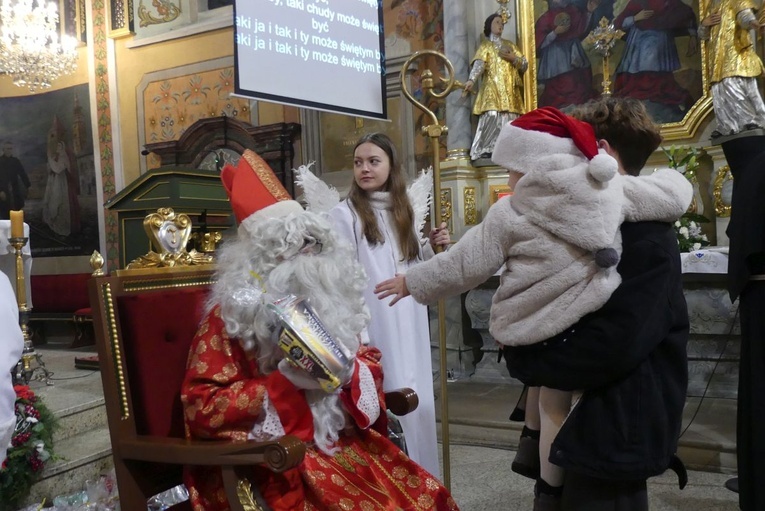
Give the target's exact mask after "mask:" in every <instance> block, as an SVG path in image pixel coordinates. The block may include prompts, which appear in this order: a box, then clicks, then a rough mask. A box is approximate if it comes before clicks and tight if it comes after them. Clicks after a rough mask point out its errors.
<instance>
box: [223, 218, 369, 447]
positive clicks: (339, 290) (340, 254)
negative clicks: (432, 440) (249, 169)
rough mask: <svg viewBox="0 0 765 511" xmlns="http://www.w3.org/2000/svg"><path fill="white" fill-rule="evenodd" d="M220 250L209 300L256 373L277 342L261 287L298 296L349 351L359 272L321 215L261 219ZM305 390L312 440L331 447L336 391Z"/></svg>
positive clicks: (362, 278) (360, 316)
mask: <svg viewBox="0 0 765 511" xmlns="http://www.w3.org/2000/svg"><path fill="white" fill-rule="evenodd" d="M221 252H222V253H221V255H220V257H219V263H218V264H219V267H220V268H221V270H220V271H219V276H218V283H217V284H216V286H215V288H214V290H213V296H212V302H211V303H220V304H221V313H222V314H221V315H222V318H223V320H224V322H225V325H226V330H227V332H228V334H229V336H230V337H232V338H238V339H239V340H240V342H241V343H242V345H243V347H244V348H245V349H246V350H252V349H256V348H257V351H258V366H259V368H260V370H261V372H262V373H263V374H268V373H270V372H272V371H274V370H276V364H277V363H278V362H279V360H281V358H282V357H283V356H284V355H283V352H282V351H281V349H279V348H278V346H277V336H278V333H279V324H278V321H277V319H276V317H275V315H274V314H273V313H272V312H271V311H269V310H268V309H267V307H265V305H264V300H263V298H264V296H263V289H264V288H265V290H266V291H267V292H268V295H270V296H274V297H280V296H285V295H287V294H292V295H295V296H299V297H303V298H306V299H307V300H308V302H309V304H310V305H311V308H312V309H313V310H314V312H315V313H316V314H317V316H318V317H319V318H321V321H322V323H323V324H324V326H325V327H326V328H327V330H328V331H329V333H330V334H331V335H332V336H333V337H334V339H335V340H337V341H338V342H340V343H342V344H343V345H344V346H345V347H346V348H348V350H349V351H350V352H351V353H352V354H353V355H355V354H356V352H357V351H358V348H359V337H358V334H359V333H360V332H361V331H362V330H363V329H364V328H365V327H366V326H367V324H368V323H369V310H368V309H367V307H366V305H365V303H364V298H363V293H364V289H365V288H366V285H367V277H366V274H365V272H364V270H363V268H362V267H361V265H360V264H359V263H358V262H357V261H356V255H355V252H354V251H353V249H352V248H351V246H350V245H349V244H347V243H344V242H340V241H339V240H338V239H337V235H336V234H335V233H334V231H333V230H332V229H331V225H330V223H329V220H328V219H327V218H326V217H325V216H323V215H319V214H316V213H312V212H303V213H299V214H292V215H288V216H287V217H283V218H276V219H270V220H266V221H265V222H263V224H261V225H258V226H257V232H256V233H253V236H252V238H247V237H242V238H240V239H238V240H236V241H231V242H227V244H226V246H225V247H224V249H223V250H222V251H221ZM256 275H257V276H260V278H261V279H262V282H261V281H259V280H258V278H257V276H256ZM305 394H306V399H307V401H308V405H309V407H310V408H311V412H312V414H313V423H314V441H315V442H316V446H317V447H318V448H319V449H320V450H322V451H323V452H325V453H328V454H332V453H333V452H334V448H333V445H334V443H335V442H336V441H337V439H338V438H339V432H340V431H341V430H342V429H343V428H344V427H345V426H346V414H345V411H344V410H343V408H342V405H341V403H340V399H339V396H338V395H336V394H327V393H326V392H324V391H322V390H316V391H306V393H305Z"/></svg>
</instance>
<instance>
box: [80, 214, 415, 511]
mask: <svg viewBox="0 0 765 511" xmlns="http://www.w3.org/2000/svg"><path fill="white" fill-rule="evenodd" d="M183 216H184V215H179V217H183ZM187 220H188V218H180V219H179V218H178V217H175V216H174V214H173V213H172V210H169V211H167V210H165V211H162V210H160V211H158V213H157V214H153V215H149V216H147V217H146V221H145V223H144V226H145V227H146V231H147V234H148V235H149V237H150V238H151V239H152V242H153V244H154V246H155V247H156V248H157V250H158V252H150V253H149V254H147V255H146V256H144V257H143V258H139V259H138V260H136V261H133V263H131V264H130V265H128V268H126V269H125V270H118V271H116V272H115V273H114V274H113V275H104V274H103V272H102V271H101V270H100V268H101V266H102V265H103V259H102V258H101V257H100V255H99V254H98V253H94V255H93V257H92V258H91V265H92V266H93V267H94V270H95V271H94V278H92V279H91V280H90V282H89V293H90V302H91V306H92V309H93V323H94V328H95V338H96V345H97V349H98V354H99V360H100V363H101V378H102V382H103V387H104V400H105V404H106V413H107V418H108V424H109V433H110V437H111V444H112V456H113V459H114V467H115V472H116V478H117V486H118V490H119V498H120V505H121V508H122V509H125V510H139V509H146V508H147V500H148V499H150V498H151V497H152V496H154V495H157V494H159V493H161V492H163V491H165V490H168V489H171V488H174V487H175V486H177V485H179V484H182V482H183V481H182V474H183V467H184V465H207V466H209V465H215V466H220V467H221V470H222V474H223V480H224V485H225V490H226V496H227V498H228V501H229V505H230V506H231V509H232V510H234V511H244V510H245V509H247V510H265V509H267V508H266V507H265V506H264V505H263V503H260V502H257V500H256V499H255V498H254V497H253V493H254V492H252V491H251V490H252V488H254V484H253V479H252V478H253V477H254V475H253V471H252V470H251V467H253V466H255V465H261V466H265V467H267V468H269V469H270V470H273V471H276V472H279V471H284V470H288V469H290V468H293V467H295V466H297V465H298V464H299V463H300V462H301V461H302V459H303V456H304V454H305V446H304V444H303V443H302V442H301V441H300V440H299V439H297V438H296V437H293V436H284V437H282V438H279V439H277V440H274V441H270V442H254V441H249V442H239V443H235V442H229V441H205V440H187V439H186V438H185V436H184V422H183V410H182V405H181V399H180V391H181V384H182V382H183V378H184V374H185V370H186V361H187V358H188V352H189V347H190V345H191V342H192V340H193V337H194V335H195V333H196V330H197V326H198V324H199V321H200V319H201V316H202V313H203V307H204V305H205V302H206V300H207V295H208V292H209V290H210V287H211V285H212V283H213V282H214V280H215V265H214V264H213V261H212V260H211V258H209V259H206V258H203V257H201V256H200V254H196V255H190V254H189V253H188V252H186V250H185V243H186V242H187V241H188V234H189V233H190V232H191V226H190V221H188V224H186V221H187ZM168 232H175V235H176V237H175V238H164V239H163V238H161V237H160V236H161V235H166V233H168ZM163 233H164V234H163ZM184 236H185V238H184ZM208 257H209V256H208ZM386 403H387V405H388V409H389V410H390V411H391V412H393V413H394V414H396V415H403V414H405V413H408V412H410V411H412V410H414V409H415V408H416V407H417V396H416V395H415V394H414V392H413V391H411V389H402V390H400V391H395V392H391V393H387V394H386ZM172 509H173V510H180V509H191V506H190V504H189V502H188V501H187V502H183V503H180V504H177V505H176V506H174V507H173V508H172Z"/></svg>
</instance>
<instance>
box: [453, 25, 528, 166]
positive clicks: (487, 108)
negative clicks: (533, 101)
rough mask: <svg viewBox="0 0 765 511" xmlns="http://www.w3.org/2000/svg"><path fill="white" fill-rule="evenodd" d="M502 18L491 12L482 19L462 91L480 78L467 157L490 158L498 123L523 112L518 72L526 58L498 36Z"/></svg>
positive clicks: (522, 68) (510, 119) (471, 86)
mask: <svg viewBox="0 0 765 511" xmlns="http://www.w3.org/2000/svg"><path fill="white" fill-rule="evenodd" d="M504 28H505V20H504V19H503V17H502V15H501V14H498V13H495V14H492V15H490V16H489V17H488V18H486V21H485V22H484V28H483V34H484V36H486V38H485V39H484V40H483V42H482V43H481V45H480V46H479V47H478V50H477V51H476V53H475V57H474V58H473V64H472V68H471V69H470V76H469V77H468V80H467V82H465V94H466V93H468V92H470V91H472V90H473V87H474V85H475V82H476V81H477V80H478V79H479V78H481V86H480V87H479V89H478V94H477V96H476V99H475V104H474V105H473V114H475V115H477V116H478V127H477V128H476V131H475V137H474V138H473V145H472V147H471V148H470V159H471V160H473V161H475V160H478V159H481V158H490V157H491V153H492V152H493V151H494V144H495V142H496V141H497V136H498V135H499V131H500V129H502V126H503V125H504V124H506V123H508V122H510V121H512V120H513V119H515V118H516V117H518V116H519V115H520V114H522V113H524V102H523V82H522V80H521V74H522V73H523V72H525V71H526V69H527V68H528V65H529V63H528V61H527V60H526V57H524V56H523V54H522V53H521V51H520V49H519V48H518V47H517V46H516V45H515V44H513V43H511V42H510V41H508V40H507V39H503V38H502V31H503V30H504Z"/></svg>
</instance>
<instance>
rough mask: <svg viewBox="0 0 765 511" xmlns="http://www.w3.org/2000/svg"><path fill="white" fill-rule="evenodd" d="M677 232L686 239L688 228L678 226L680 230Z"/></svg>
mask: <svg viewBox="0 0 765 511" xmlns="http://www.w3.org/2000/svg"><path fill="white" fill-rule="evenodd" d="M679 232H680V234H681V235H682V236H683V237H684V238H685V239H688V235H689V234H690V233H689V232H688V228H687V227H685V226H683V227H681V228H680V230H679Z"/></svg>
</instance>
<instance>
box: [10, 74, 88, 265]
mask: <svg viewBox="0 0 765 511" xmlns="http://www.w3.org/2000/svg"><path fill="white" fill-rule="evenodd" d="M29 112H35V115H31V116H30V115H29ZM0 116H2V119H3V123H2V126H0V140H2V142H3V145H5V144H8V143H10V144H11V145H12V155H13V156H14V157H16V158H18V159H19V161H20V162H21V165H22V166H23V168H24V171H25V172H26V174H27V176H28V177H29V180H30V183H31V186H30V187H29V188H28V189H27V192H26V198H25V200H24V206H23V209H24V219H25V221H26V222H27V223H28V224H29V227H30V247H31V249H32V256H33V257H60V256H79V255H90V254H91V253H92V252H93V251H94V250H98V249H100V247H99V229H98V208H99V207H100V204H101V200H100V199H99V197H98V196H97V192H96V173H95V172H96V170H95V159H94V150H93V128H92V126H91V125H90V118H91V116H90V100H89V92H88V84H86V83H85V84H80V85H75V86H73V87H67V88H64V89H59V90H54V91H50V92H44V93H39V94H35V95H31V96H21V97H12V98H2V99H0Z"/></svg>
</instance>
